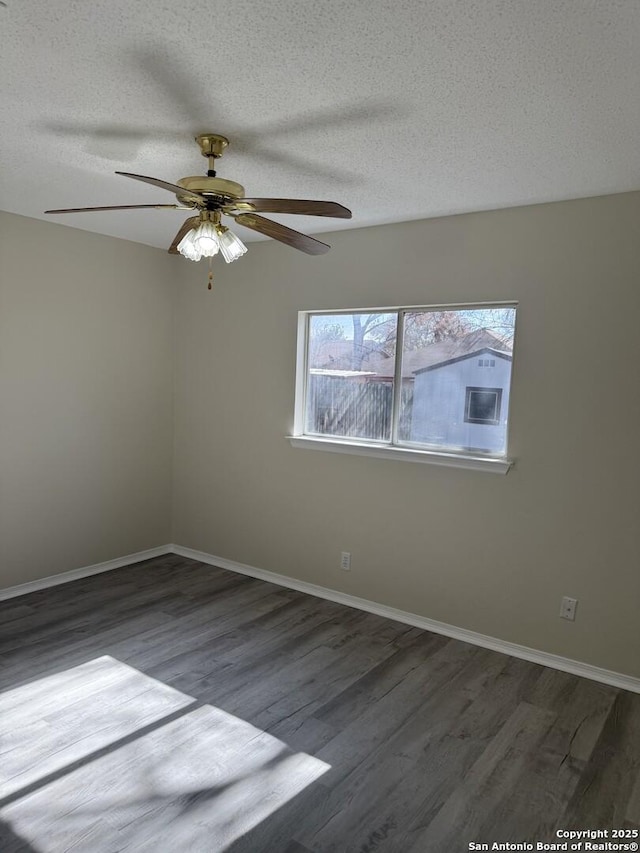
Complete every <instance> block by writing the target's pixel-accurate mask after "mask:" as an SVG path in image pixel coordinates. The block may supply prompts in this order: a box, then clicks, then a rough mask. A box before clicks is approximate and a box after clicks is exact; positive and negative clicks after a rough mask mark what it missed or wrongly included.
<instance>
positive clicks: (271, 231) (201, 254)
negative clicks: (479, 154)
mask: <svg viewBox="0 0 640 853" xmlns="http://www.w3.org/2000/svg"><path fill="white" fill-rule="evenodd" d="M195 139H196V142H197V143H198V145H199V147H200V152H201V154H202V155H203V157H206V158H207V161H208V169H207V174H206V175H192V176H190V177H186V178H180V179H179V180H178V181H177V182H176V183H175V184H171V183H169V182H167V181H162V180H160V179H159V178H150V177H147V176H145V175H134V174H132V173H131V172H116V175H123V176H124V177H126V178H132V179H133V180H135V181H142V182H143V183H147V184H152V185H153V186H157V187H160V188H161V189H165V190H168V191H169V192H172V193H174V195H175V196H176V198H177V200H178V202H179V204H124V205H115V206H108V207H74V208H66V209H56V210H45V213H84V212H90V211H96V210H140V209H143V208H156V209H169V210H194V211H197V212H198V215H197V216H192V217H190V218H189V219H187V220H186V221H185V222H184V223H183V224H182V226H181V228H180V230H179V231H178V233H177V234H176V236H175V237H174V239H173V242H172V243H171V246H169V253H170V254H172V255H176V254H180V255H182V256H183V257H184V258H188V260H190V261H199V260H201V259H202V258H209V259H211V258H213V257H214V256H215V255H217V254H218V252H220V254H221V255H222V257H223V258H224V259H225V261H226V262H227V263H228V264H229V263H231V262H232V261H235V260H237V259H238V258H241V257H242V255H244V254H245V253H246V251H247V247H246V246H245V245H244V243H243V242H242V240H241V239H240V238H239V237H238V236H237V235H236V234H234V233H233V231H230V230H229V229H228V228H227V227H226V226H225V225H223V224H222V222H221V219H222V216H223V215H225V216H229V217H231V218H232V219H234V220H236V221H237V222H239V223H240V224H241V225H243V226H244V227H245V228H250V229H251V230H253V231H257V232H259V233H260V234H264V235H265V236H267V237H272V238H273V239H274V240H278V241H280V242H281V243H285V244H286V245H287V246H291V247H293V248H294V249H299V250H300V251H301V252H305V253H306V254H308V255H320V254H324V253H325V252H327V251H329V248H330V247H329V246H328V245H327V244H326V243H323V242H321V241H320V240H316V239H315V238H314V237H309V236H308V235H306V234H301V233H300V232H299V231H294V230H293V228H288V227H287V226H286V225H281V224H280V223H279V222H274V221H273V220H271V219H266V218H265V217H264V216H257V215H256V214H257V213H261V212H265V213H291V214H297V215H306V216H330V217H337V218H340V219H350V218H351V211H350V210H348V209H347V208H346V207H343V206H342V205H341V204H338V203H337V202H334V201H308V200H304V199H287V198H246V197H245V190H244V187H243V186H242V185H241V184H238V183H236V182H235V181H230V180H228V179H227V178H219V177H217V175H216V170H215V163H216V160H217V159H218V158H219V157H221V156H222V154H223V153H224V150H225V148H227V146H228V145H229V140H228V139H227V138H226V137H225V136H220V134H217V133H203V134H201V135H200V136H196V138H195ZM212 278H213V275H212V273H211V269H210V270H209V290H211V281H212Z"/></svg>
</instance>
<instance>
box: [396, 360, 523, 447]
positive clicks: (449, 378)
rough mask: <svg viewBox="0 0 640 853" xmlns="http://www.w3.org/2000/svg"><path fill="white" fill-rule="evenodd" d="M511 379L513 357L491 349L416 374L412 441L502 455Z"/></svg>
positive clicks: (422, 369) (433, 366) (432, 366)
mask: <svg viewBox="0 0 640 853" xmlns="http://www.w3.org/2000/svg"><path fill="white" fill-rule="evenodd" d="M510 377H511V355H510V354H509V353H507V352H502V351H500V350H496V349H492V348H490V347H483V348H482V349H479V350H476V351H475V352H471V353H469V354H468V355H460V356H457V357H456V358H451V359H448V360H447V361H442V362H439V363H437V364H432V365H430V366H428V367H423V368H421V369H420V370H416V371H415V380H414V388H413V416H412V418H411V431H410V440H411V441H419V442H421V443H424V444H435V445H445V446H447V447H463V448H465V449H468V450H484V451H496V452H499V451H501V450H503V449H504V447H505V445H506V430H507V412H508V411H509V385H510Z"/></svg>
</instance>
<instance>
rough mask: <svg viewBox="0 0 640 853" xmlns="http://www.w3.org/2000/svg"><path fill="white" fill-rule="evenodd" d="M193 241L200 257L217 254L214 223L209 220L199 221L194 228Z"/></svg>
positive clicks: (209, 256) (217, 245)
mask: <svg viewBox="0 0 640 853" xmlns="http://www.w3.org/2000/svg"><path fill="white" fill-rule="evenodd" d="M193 242H194V244H195V247H196V249H197V250H198V251H199V252H200V254H201V256H202V257H204V258H212V257H213V256H214V255H217V254H218V249H219V248H220V246H219V244H218V235H217V234H216V229H215V225H214V224H213V223H212V222H209V221H207V222H201V223H200V225H198V227H197V228H196V230H195V233H194V235H193Z"/></svg>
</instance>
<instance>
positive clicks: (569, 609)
mask: <svg viewBox="0 0 640 853" xmlns="http://www.w3.org/2000/svg"><path fill="white" fill-rule="evenodd" d="M577 606H578V599H577V598H569V596H568V595H565V596H564V597H563V599H562V603H561V605H560V617H561V618H562V619H570V620H571V621H572V622H573V620H574V619H575V618H576V607H577Z"/></svg>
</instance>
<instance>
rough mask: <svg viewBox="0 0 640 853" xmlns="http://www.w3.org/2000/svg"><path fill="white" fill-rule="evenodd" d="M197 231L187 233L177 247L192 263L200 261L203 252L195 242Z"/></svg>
mask: <svg viewBox="0 0 640 853" xmlns="http://www.w3.org/2000/svg"><path fill="white" fill-rule="evenodd" d="M195 233H196V232H195V231H194V230H191V231H187V233H186V234H185V235H184V237H183V238H182V240H180V242H179V243H178V245H177V249H178V251H179V252H180V254H181V255H182V256H183V257H185V258H188V259H189V260H190V261H199V260H200V258H201V257H202V252H201V251H200V250H199V249H198V247H197V246H196V244H195V243H194V241H193V238H194V235H195Z"/></svg>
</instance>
